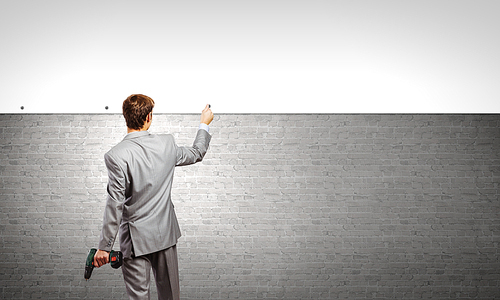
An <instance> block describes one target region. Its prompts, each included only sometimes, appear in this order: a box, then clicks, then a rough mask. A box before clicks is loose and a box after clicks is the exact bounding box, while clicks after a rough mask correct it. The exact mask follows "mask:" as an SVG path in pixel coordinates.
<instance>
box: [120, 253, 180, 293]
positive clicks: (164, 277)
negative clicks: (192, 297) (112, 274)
mask: <svg viewBox="0 0 500 300" xmlns="http://www.w3.org/2000/svg"><path fill="white" fill-rule="evenodd" d="M151 269H153V274H154V276H155V281H156V289H157V291H158V299H159V300H179V298H180V288H179V266H178V262H177V248H176V246H175V245H174V246H172V247H170V248H167V249H165V250H162V251H158V252H155V253H151V254H147V255H143V256H139V257H134V256H133V255H132V258H127V259H124V260H123V265H122V272H123V278H124V280H125V286H126V287H127V293H128V296H129V299H131V300H146V299H147V300H149V299H150V295H149V283H150V281H151V277H150V273H151Z"/></svg>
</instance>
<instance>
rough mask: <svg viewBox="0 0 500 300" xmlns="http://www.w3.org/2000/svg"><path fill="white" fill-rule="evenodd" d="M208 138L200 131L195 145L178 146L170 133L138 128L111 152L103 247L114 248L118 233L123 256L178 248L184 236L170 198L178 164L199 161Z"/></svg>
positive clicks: (108, 153)
mask: <svg viewBox="0 0 500 300" xmlns="http://www.w3.org/2000/svg"><path fill="white" fill-rule="evenodd" d="M210 139H211V136H210V135H209V134H208V132H207V131H205V130H203V129H199V130H198V132H197V135H196V138H195V140H194V143H193V146H192V147H178V146H177V145H176V144H175V141H174V137H173V136H172V135H170V134H162V135H155V134H150V133H149V132H147V131H139V132H132V133H130V134H128V135H127V136H126V137H125V138H124V139H123V141H121V142H120V143H118V144H117V145H116V146H115V147H113V148H112V149H111V150H109V151H108V152H107V153H106V154H105V156H104V158H105V163H106V167H107V169H108V176H109V180H108V187H107V192H108V197H107V202H106V207H105V210H104V220H103V227H102V232H101V237H100V241H99V249H101V250H105V251H110V250H111V249H112V247H113V244H114V242H115V238H116V235H117V232H118V231H120V250H121V251H122V252H123V255H124V258H125V260H127V259H131V258H134V257H140V256H143V257H147V255H148V254H151V253H155V252H158V251H161V250H165V249H167V248H170V247H172V246H174V245H175V244H176V243H177V239H178V238H179V237H180V236H181V232H180V229H179V224H178V222H177V217H176V215H175V212H174V205H173V204H172V201H171V196H170V192H171V189H172V180H173V176H174V169H175V166H182V165H189V164H194V163H196V162H199V161H201V160H202V159H203V157H204V155H205V153H206V152H207V149H208V145H209V143H210ZM148 272H149V271H148ZM124 274H125V273H124ZM157 281H158V279H157Z"/></svg>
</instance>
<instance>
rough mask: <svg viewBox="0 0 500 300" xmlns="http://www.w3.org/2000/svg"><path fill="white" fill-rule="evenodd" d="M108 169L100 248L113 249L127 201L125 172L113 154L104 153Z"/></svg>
mask: <svg viewBox="0 0 500 300" xmlns="http://www.w3.org/2000/svg"><path fill="white" fill-rule="evenodd" d="M104 161H105V163H106V167H107V169H108V187H107V194H108V195H107V200H106V207H105V208H104V217H103V225H102V230H101V237H100V239H99V249H100V250H104V251H108V252H109V251H111V250H112V248H113V244H114V242H115V239H116V235H117V233H118V228H119V226H120V222H121V219H122V211H123V203H124V202H125V173H124V172H123V170H122V168H120V166H119V164H118V163H117V162H116V161H115V159H114V158H113V157H112V156H111V154H109V153H106V155H104Z"/></svg>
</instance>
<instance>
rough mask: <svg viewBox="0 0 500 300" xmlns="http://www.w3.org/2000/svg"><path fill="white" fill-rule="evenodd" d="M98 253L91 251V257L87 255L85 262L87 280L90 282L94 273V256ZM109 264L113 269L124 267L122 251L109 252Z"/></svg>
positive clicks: (94, 250)
mask: <svg viewBox="0 0 500 300" xmlns="http://www.w3.org/2000/svg"><path fill="white" fill-rule="evenodd" d="M96 252H97V249H95V248H92V249H90V252H89V255H87V261H86V262H85V275H84V276H83V277H85V279H86V280H89V278H90V275H92V271H93V270H94V256H95V254H96ZM109 262H110V264H111V267H112V268H113V269H118V268H119V267H121V266H122V263H123V254H122V253H121V252H120V251H113V250H111V252H109Z"/></svg>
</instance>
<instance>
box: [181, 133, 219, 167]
mask: <svg viewBox="0 0 500 300" xmlns="http://www.w3.org/2000/svg"><path fill="white" fill-rule="evenodd" d="M211 139H212V136H211V135H210V134H209V133H208V132H207V131H206V130H203V129H199V130H198V133H197V134H196V138H195V139H194V142H193V146H192V147H178V146H177V145H176V146H175V148H176V154H177V161H176V166H186V165H191V164H194V163H197V162H199V161H201V160H202V159H203V157H204V156H205V153H207V150H208V145H209V144H210V140H211Z"/></svg>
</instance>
